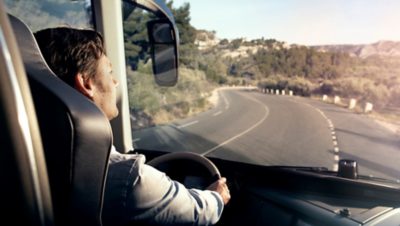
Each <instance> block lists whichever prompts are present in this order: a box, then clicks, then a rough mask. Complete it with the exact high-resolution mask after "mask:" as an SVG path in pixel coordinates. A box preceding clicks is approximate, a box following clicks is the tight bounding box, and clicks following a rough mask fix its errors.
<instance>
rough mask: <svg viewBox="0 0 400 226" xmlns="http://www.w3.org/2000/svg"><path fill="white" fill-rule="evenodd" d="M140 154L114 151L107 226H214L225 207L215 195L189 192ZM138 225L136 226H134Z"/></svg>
mask: <svg viewBox="0 0 400 226" xmlns="http://www.w3.org/2000/svg"><path fill="white" fill-rule="evenodd" d="M145 161H146V158H145V156H144V155H140V154H120V153H118V152H117V151H115V149H114V148H113V150H112V151H111V155H110V161H109V169H108V176H107V182H106V189H105V198H104V207H103V221H104V225H120V224H127V223H129V222H136V223H146V224H151V225H154V224H155V225H157V224H159V225H210V224H215V223H217V221H218V220H219V218H220V217H221V214H222V210H223V207H224V204H223V201H222V197H221V196H220V194H218V193H217V192H214V191H208V190H204V191H202V190H198V189H187V188H185V187H184V185H182V184H181V183H179V182H177V181H174V180H171V179H170V178H169V177H168V176H166V175H165V173H162V172H160V171H158V170H157V169H155V168H154V167H151V166H149V165H146V164H145ZM132 225H136V224H132Z"/></svg>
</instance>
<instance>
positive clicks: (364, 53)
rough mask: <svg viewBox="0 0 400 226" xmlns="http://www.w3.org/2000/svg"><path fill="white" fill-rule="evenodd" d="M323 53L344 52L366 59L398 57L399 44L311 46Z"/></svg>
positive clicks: (392, 42)
mask: <svg viewBox="0 0 400 226" xmlns="http://www.w3.org/2000/svg"><path fill="white" fill-rule="evenodd" d="M311 47H312V48H316V49H317V50H318V51H323V52H332V51H333V52H346V53H349V54H350V55H351V56H358V57H361V58H367V57H370V56H385V57H400V42H394V41H379V42H376V43H372V44H367V45H325V46H324V45H323V46H311Z"/></svg>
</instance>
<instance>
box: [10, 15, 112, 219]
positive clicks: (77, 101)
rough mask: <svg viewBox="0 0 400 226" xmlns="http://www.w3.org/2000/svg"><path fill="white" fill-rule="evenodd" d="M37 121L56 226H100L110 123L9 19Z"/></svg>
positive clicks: (29, 34) (19, 25) (17, 23)
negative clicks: (59, 73)
mask: <svg viewBox="0 0 400 226" xmlns="http://www.w3.org/2000/svg"><path fill="white" fill-rule="evenodd" d="M9 17H10V21H11V24H12V27H13V30H14V33H15V36H16V38H17V42H18V45H19V48H20V51H21V55H22V59H23V62H24V66H25V69H26V72H27V75H28V79H29V85H30V88H31V91H32V96H33V100H34V104H35V109H36V113H37V116H38V121H39V127H40V134H41V137H42V142H43V147H44V152H45V158H46V164H47V169H48V173H49V181H50V189H51V193H52V200H53V207H54V217H55V223H56V225H85V226H88V225H101V211H102V203H103V194H104V186H105V177H106V174H107V169H108V158H109V154H110V150H111V146H112V132H111V127H110V124H109V122H108V120H107V118H106V117H105V116H104V114H103V113H102V112H101V111H100V110H99V109H98V108H97V107H96V106H95V105H94V104H93V103H92V102H91V101H90V100H88V99H87V98H86V97H84V96H83V95H81V94H80V93H78V92H77V91H76V90H74V89H73V88H72V87H70V86H68V85H67V84H65V83H64V82H63V81H61V80H60V79H59V78H57V76H56V75H54V73H53V72H52V71H51V70H50V69H49V67H48V66H47V64H46V62H45V60H44V59H43V57H42V55H41V53H40V50H39V47H38V45H37V43H36V41H35V38H34V36H33V34H32V32H31V31H30V29H29V28H28V27H27V26H26V25H25V24H24V23H23V22H21V21H20V20H19V19H17V18H15V17H14V16H11V15H10V16H9Z"/></svg>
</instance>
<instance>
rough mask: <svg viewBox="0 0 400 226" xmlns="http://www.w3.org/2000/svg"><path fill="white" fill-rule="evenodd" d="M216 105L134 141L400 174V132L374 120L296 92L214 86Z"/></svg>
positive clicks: (262, 160)
mask: <svg viewBox="0 0 400 226" xmlns="http://www.w3.org/2000/svg"><path fill="white" fill-rule="evenodd" d="M219 96H220V98H219V102H218V104H217V106H216V107H215V108H213V109H211V110H209V111H207V112H203V113H201V114H198V115H196V116H194V117H191V118H188V119H185V120H181V121H177V122H174V123H172V124H169V125H160V126H156V127H151V128H147V129H144V130H141V131H134V142H135V145H136V147H138V148H141V149H150V150H165V151H170V152H176V151H192V152H197V153H201V154H204V155H207V156H212V157H218V158H223V159H230V160H235V161H242V162H249V163H255V164H261V165H292V166H293V165H296V166H324V167H327V168H329V169H333V170H337V162H338V161H339V159H343V158H347V159H355V160H357V161H358V163H359V165H360V168H359V171H360V173H361V174H366V175H373V176H378V177H384V178H391V179H393V178H395V179H398V178H400V164H398V163H399V162H400V138H399V137H398V136H396V135H395V134H394V133H393V132H391V131H389V130H387V129H385V128H384V127H382V126H380V125H379V124H377V123H376V122H375V121H373V120H372V119H370V118H368V117H366V116H364V115H359V114H355V113H352V112H351V111H348V110H347V109H343V108H339V107H336V106H334V105H331V104H325V103H322V102H319V101H316V100H311V99H308V98H301V97H289V96H276V95H266V94H262V93H258V92H254V91H248V90H234V89H225V90H220V91H219Z"/></svg>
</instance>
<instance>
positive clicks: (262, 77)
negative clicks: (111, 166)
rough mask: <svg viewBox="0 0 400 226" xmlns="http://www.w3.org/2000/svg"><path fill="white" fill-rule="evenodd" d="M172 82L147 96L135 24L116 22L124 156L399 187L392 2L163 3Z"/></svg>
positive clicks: (146, 69) (145, 65)
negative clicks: (327, 173) (126, 122)
mask: <svg viewBox="0 0 400 226" xmlns="http://www.w3.org/2000/svg"><path fill="white" fill-rule="evenodd" d="M169 6H170V8H171V9H172V11H173V13H174V15H175V20H176V23H177V26H178V28H179V32H180V49H179V54H180V56H179V57H180V58H179V60H180V69H179V73H180V75H179V76H180V77H179V81H178V84H177V85H176V86H175V87H172V88H167V87H159V86H157V85H156V84H155V82H154V79H153V77H152V75H151V74H152V72H151V60H150V59H149V55H148V54H147V53H148V52H149V50H148V47H147V46H146V45H145V44H143V43H146V42H144V41H143V40H146V39H147V34H146V32H145V23H146V20H150V19H151V16H149V15H147V17H146V16H145V17H144V16H143V12H142V11H141V10H135V11H134V12H133V13H132V14H130V15H129V16H127V15H125V22H124V35H125V48H126V57H127V69H128V70H127V71H128V75H127V76H128V88H129V97H130V112H131V122H132V126H133V142H134V146H135V148H136V149H148V150H161V151H168V152H180V151H191V152H197V153H201V154H204V155H206V156H209V157H218V158H221V159H228V160H234V161H239V162H247V163H252V164H259V165H268V166H269V165H285V166H313V167H326V168H328V169H330V170H337V169H338V162H339V160H340V159H352V160H356V161H357V163H358V165H359V173H360V174H363V175H367V176H375V177H383V178H390V179H400V166H399V164H398V163H399V162H400V138H399V125H400V120H399V119H400V67H399V66H400V32H399V29H397V27H398V26H397V22H398V21H400V16H399V14H398V12H399V11H400V3H398V1H385V2H384V3H383V2H381V1H254V2H252V3H251V4H248V3H247V2H245V1H190V2H189V1H185V0H180V1H178V0H176V1H173V4H172V3H169Z"/></svg>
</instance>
